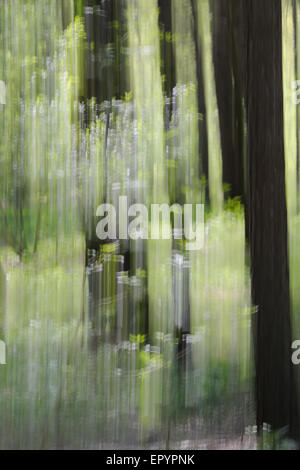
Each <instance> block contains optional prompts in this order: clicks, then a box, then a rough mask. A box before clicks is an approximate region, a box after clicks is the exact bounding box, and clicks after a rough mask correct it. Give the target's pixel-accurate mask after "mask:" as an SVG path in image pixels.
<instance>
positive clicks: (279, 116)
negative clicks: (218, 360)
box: [245, 0, 297, 434]
mask: <svg viewBox="0 0 300 470" xmlns="http://www.w3.org/2000/svg"><path fill="white" fill-rule="evenodd" d="M245 5H246V9H247V19H248V57H247V117H248V152H249V155H248V157H249V208H250V214H249V216H250V249H251V274H252V297H253V302H254V305H255V306H256V313H255V314H254V339H255V365H256V401H257V424H258V426H259V427H261V426H262V424H263V423H268V424H270V425H271V426H272V428H273V429H280V428H282V427H284V426H289V431H290V433H291V434H295V425H296V422H297V416H296V414H297V413H296V389H295V382H294V378H293V370H292V363H291V323H290V285H289V267H288V238H287V209H286V191H285V165H284V131H283V89H282V26H281V14H282V12H281V0H264V1H261V0H247V1H246V4H245Z"/></svg>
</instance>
